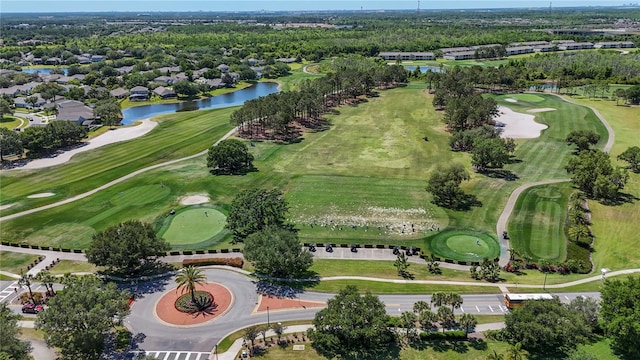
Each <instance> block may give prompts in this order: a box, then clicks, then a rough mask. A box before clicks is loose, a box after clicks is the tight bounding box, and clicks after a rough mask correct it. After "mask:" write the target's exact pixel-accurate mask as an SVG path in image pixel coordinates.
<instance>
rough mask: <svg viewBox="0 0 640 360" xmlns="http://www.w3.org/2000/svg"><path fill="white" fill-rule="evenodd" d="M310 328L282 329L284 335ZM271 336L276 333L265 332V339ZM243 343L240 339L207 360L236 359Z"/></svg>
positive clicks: (304, 326)
mask: <svg viewBox="0 0 640 360" xmlns="http://www.w3.org/2000/svg"><path fill="white" fill-rule="evenodd" d="M312 327H313V325H292V326H287V327H286V328H285V329H284V334H292V333H299V332H305V331H307V330H309V329H310V328H312ZM271 336H276V333H275V332H273V330H269V331H267V337H271ZM260 338H262V336H260ZM243 341H244V339H242V338H240V339H237V340H236V341H234V342H233V344H232V345H231V346H230V347H229V350H227V351H225V352H224V353H218V354H217V357H216V355H215V354H214V352H212V355H211V357H210V358H209V359H210V360H234V359H236V357H237V356H238V354H239V353H240V350H242V342H243ZM216 346H217V345H216Z"/></svg>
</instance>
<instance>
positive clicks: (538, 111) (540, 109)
mask: <svg viewBox="0 0 640 360" xmlns="http://www.w3.org/2000/svg"><path fill="white" fill-rule="evenodd" d="M556 110H557V109H554V108H539V109H529V110H527V112H528V113H532V114H535V113H541V112H545V111H556Z"/></svg>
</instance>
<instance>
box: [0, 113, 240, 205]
mask: <svg viewBox="0 0 640 360" xmlns="http://www.w3.org/2000/svg"><path fill="white" fill-rule="evenodd" d="M232 111H233V108H229V109H218V110H211V111H204V112H198V113H180V114H175V115H173V116H172V117H162V118H161V120H160V124H159V125H158V126H157V127H156V128H155V129H154V130H152V131H151V132H150V133H149V134H147V135H146V136H144V137H142V138H140V139H136V140H133V141H128V142H123V143H118V144H112V145H108V146H105V147H103V148H100V149H96V150H94V151H91V152H88V153H83V154H80V155H78V157H77V158H76V157H74V159H73V160H72V162H70V163H68V164H65V165H61V166H57V167H54V168H47V169H42V170H38V171H16V172H4V173H3V174H2V175H0V181H1V182H2V193H3V200H4V201H6V202H14V201H18V200H23V202H22V203H21V204H20V205H22V206H15V207H12V208H10V209H7V210H5V211H3V212H4V213H6V214H8V213H13V212H17V211H19V210H22V209H24V208H28V207H35V206H40V205H44V204H47V203H51V202H54V201H55V200H59V199H61V198H64V197H68V196H73V195H76V194H80V193H83V192H85V191H88V190H90V189H93V188H95V187H97V186H100V185H102V184H104V183H107V182H109V181H111V180H113V179H116V178H118V177H121V176H124V175H126V174H128V173H130V172H133V171H135V170H138V169H141V168H143V167H146V166H149V165H153V164H157V163H160V162H163V161H168V160H172V159H176V158H180V157H184V156H188V155H192V154H195V153H197V152H199V151H202V150H205V149H207V148H208V147H209V146H211V144H213V143H214V142H215V141H216V140H217V139H219V138H220V137H221V136H222V135H224V134H225V133H226V132H227V131H229V129H231V125H230V124H229V116H230V114H231V112H232ZM168 119H171V120H168ZM44 191H50V192H53V193H55V194H56V196H53V197H50V198H42V199H24V198H25V197H26V196H27V195H29V194H33V193H38V192H44Z"/></svg>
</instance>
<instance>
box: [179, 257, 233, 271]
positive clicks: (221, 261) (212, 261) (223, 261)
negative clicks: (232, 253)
mask: <svg viewBox="0 0 640 360" xmlns="http://www.w3.org/2000/svg"><path fill="white" fill-rule="evenodd" d="M207 265H227V266H233V267H236V268H240V269H241V268H242V266H243V265H244V260H243V259H242V258H239V257H236V258H206V259H184V260H182V266H183V267H186V266H207Z"/></svg>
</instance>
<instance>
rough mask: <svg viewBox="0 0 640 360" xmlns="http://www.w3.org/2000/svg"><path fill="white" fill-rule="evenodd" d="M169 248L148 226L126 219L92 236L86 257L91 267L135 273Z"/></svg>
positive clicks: (152, 263)
mask: <svg viewBox="0 0 640 360" xmlns="http://www.w3.org/2000/svg"><path fill="white" fill-rule="evenodd" d="M169 249H170V246H169V244H168V243H167V242H166V241H164V240H163V239H159V238H158V237H157V236H156V232H155V230H154V229H153V227H152V226H151V225H150V224H147V223H143V222H141V221H138V220H128V221H125V222H122V223H120V224H118V225H114V226H111V227H109V228H107V229H106V230H104V231H101V232H98V233H96V234H95V235H93V240H92V241H91V244H89V248H88V249H87V251H86V255H87V260H88V261H89V262H90V263H92V264H94V265H97V266H106V267H107V268H108V269H109V270H110V271H114V270H117V271H124V272H125V273H126V274H135V273H138V272H140V271H142V270H144V269H145V268H147V267H149V266H152V265H154V264H155V263H156V261H157V259H158V257H160V256H164V254H165V252H166V251H168V250H169Z"/></svg>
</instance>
